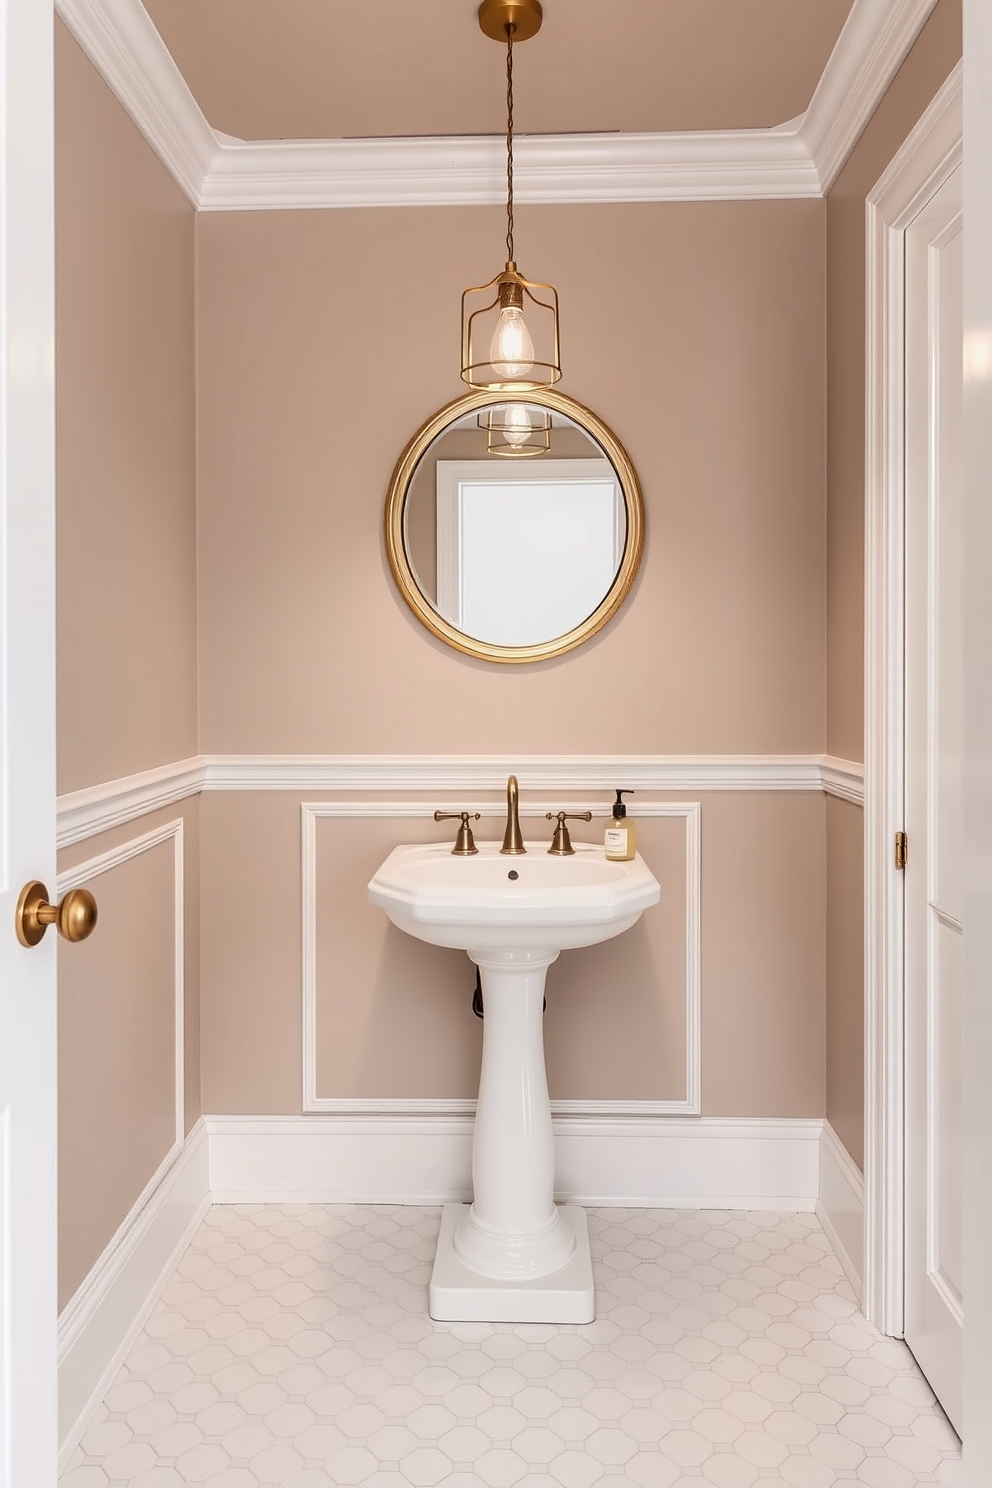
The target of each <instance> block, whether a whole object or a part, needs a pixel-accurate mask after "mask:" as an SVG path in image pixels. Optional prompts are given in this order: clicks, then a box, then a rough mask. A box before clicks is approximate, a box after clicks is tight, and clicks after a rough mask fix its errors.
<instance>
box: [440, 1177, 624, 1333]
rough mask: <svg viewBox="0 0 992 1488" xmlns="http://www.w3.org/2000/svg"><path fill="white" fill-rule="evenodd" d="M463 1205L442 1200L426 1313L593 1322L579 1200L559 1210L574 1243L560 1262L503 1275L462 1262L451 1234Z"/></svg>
mask: <svg viewBox="0 0 992 1488" xmlns="http://www.w3.org/2000/svg"><path fill="white" fill-rule="evenodd" d="M468 1212H469V1206H468V1205H467V1204H445V1206H444V1208H443V1210H442V1211H441V1233H440V1235H439V1236H438V1242H437V1256H436V1258H435V1261H434V1271H433V1273H432V1275H431V1286H430V1315H431V1317H432V1318H434V1319H435V1321H436V1322H444V1323H591V1322H592V1320H593V1317H594V1314H595V1305H596V1304H595V1291H594V1288H593V1280H592V1258H591V1256H590V1254H589V1229H588V1225H587V1222H586V1212H585V1210H584V1209H581V1208H579V1206H578V1205H577V1204H562V1205H559V1206H558V1208H557V1211H556V1212H557V1214H558V1216H559V1223H560V1224H561V1225H562V1226H563V1227H564V1228H565V1229H566V1230H567V1231H568V1232H569V1234H570V1235H571V1237H572V1239H573V1240H574V1245H573V1246H572V1253H571V1256H570V1257H569V1259H568V1260H567V1261H566V1262H565V1264H564V1266H562V1267H561V1268H560V1270H558V1271H552V1272H551V1273H550V1275H548V1276H538V1277H531V1278H526V1279H521V1278H517V1277H515V1278H511V1279H505V1278H500V1277H493V1276H482V1275H480V1273H479V1272H478V1271H472V1270H470V1269H469V1267H468V1266H466V1265H465V1263H464V1261H462V1260H460V1259H459V1257H458V1254H457V1252H456V1250H455V1245H454V1240H455V1232H456V1230H457V1229H458V1227H459V1225H461V1224H463V1223H464V1221H465V1217H466V1215H467V1214H468Z"/></svg>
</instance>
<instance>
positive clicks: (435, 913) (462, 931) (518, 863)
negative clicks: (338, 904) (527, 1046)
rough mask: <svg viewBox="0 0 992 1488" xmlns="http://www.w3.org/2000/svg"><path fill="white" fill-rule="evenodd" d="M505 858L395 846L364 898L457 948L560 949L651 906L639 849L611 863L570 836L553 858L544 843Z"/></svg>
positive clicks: (602, 934) (484, 849)
mask: <svg viewBox="0 0 992 1488" xmlns="http://www.w3.org/2000/svg"><path fill="white" fill-rule="evenodd" d="M526 846H527V853H526V855H525V856H520V857H518V856H515V855H514V856H504V855H502V854H501V853H500V851H499V844H498V843H496V842H482V843H480V844H479V852H478V854H477V856H475V857H465V858H462V857H455V856H454V855H453V854H452V852H451V848H450V847H449V846H448V845H447V844H446V843H428V844H422V845H415V846H410V847H396V848H394V849H393V851H392V852H391V853H390V854H389V856H388V858H386V860H385V862H384V863H383V864H382V866H381V868H380V869H379V870H378V872H377V873H376V875H375V877H374V878H373V879H372V882H371V883H370V884H369V898H370V899H371V901H372V903H373V904H377V905H379V907H380V908H381V909H384V910H385V911H386V913H387V915H388V916H389V918H390V919H391V920H392V922H393V924H394V925H396V926H398V928H399V929H400V930H405V931H406V933H407V934H408V935H414V936H416V937H417V939H418V940H426V941H430V943H431V944H432V945H441V946H451V947H453V948H455V949H457V950H463V951H471V950H474V949H487V950H496V949H504V950H518V951H521V952H522V951H532V952H533V951H552V952H557V951H563V950H568V949H573V948H575V947H578V946H588V945H595V944H596V943H597V942H598V941H601V940H609V939H610V938H611V937H612V936H614V935H620V934H622V932H623V931H624V930H629V929H630V927H631V925H633V924H634V922H635V921H636V920H637V919H638V918H639V917H640V915H641V914H642V913H643V911H644V910H645V909H648V908H649V907H650V906H651V905H652V904H657V902H658V899H659V897H660V894H661V890H660V889H659V887H658V881H657V879H656V878H655V877H654V874H653V873H651V871H650V869H649V868H648V867H647V865H646V864H645V862H644V860H643V859H642V858H641V857H640V856H638V857H635V858H632V859H631V860H630V862H627V863H616V862H611V861H610V860H609V859H608V858H606V857H605V855H604V853H603V849H602V848H601V847H598V846H592V845H591V844H589V843H577V844H576V846H575V853H574V856H572V857H563V858H558V857H552V856H551V855H550V854H549V853H548V850H547V844H546V843H544V842H530V843H527V844H526Z"/></svg>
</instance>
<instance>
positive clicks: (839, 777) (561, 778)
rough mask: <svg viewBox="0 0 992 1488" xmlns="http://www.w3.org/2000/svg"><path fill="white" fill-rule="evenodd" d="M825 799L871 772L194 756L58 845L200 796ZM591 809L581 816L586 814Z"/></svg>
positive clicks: (804, 764) (91, 797) (127, 786)
mask: <svg viewBox="0 0 992 1488" xmlns="http://www.w3.org/2000/svg"><path fill="white" fill-rule="evenodd" d="M511 773H512V774H515V775H516V776H517V778H518V779H519V780H520V782H521V786H522V788H523V789H524V790H540V789H548V790H551V789H554V790H581V791H594V790H603V791H611V792H612V789H613V781H614V780H618V779H619V778H620V776H621V775H623V777H624V779H625V780H631V781H632V782H633V788H635V789H637V790H641V791H654V792H655V793H656V794H657V793H661V792H670V791H679V792H683V793H686V794H692V795H699V794H700V793H703V792H708V791H745V792H750V791H790V792H791V791H818V790H823V791H826V792H828V794H830V795H836V796H840V797H842V798H843V799H844V800H849V801H855V802H857V803H860V802H861V801H862V800H863V796H864V766H863V765H860V764H857V763H855V762H854V761H852V760H842V759H835V758H834V757H833V756H832V755H826V754H786V755H747V754H744V755H712V754H698V755H685V756H675V755H663V754H656V755H631V754H617V755H557V756H556V755H524V756H519V755H517V756H513V755H416V754H397V755H383V754H363V755H334V754H323V755H297V754H283V755H255V754H232V755H216V754H209V755H196V756H194V757H193V758H191V759H184V760H177V761H176V762H175V763H174V764H169V765H161V766H158V767H156V768H155V769H153V770H144V771H141V772H140V773H139V774H136V775H124V776H121V777H120V778H119V779H117V780H108V781H106V782H104V783H103V784H101V785H94V786H88V787H86V789H85V790H78V791H71V792H69V793H68V794H66V795H63V796H60V797H59V800H58V845H59V847H70V846H71V845H72V844H73V843H75V842H83V841H85V840H86V839H87V838H89V837H96V836H99V834H100V833H101V832H107V831H109V830H110V829H111V828H112V827H119V826H122V825H124V824H126V823H127V822H130V821H136V820H137V819H138V818H140V817H142V816H147V815H148V814H149V813H150V812H152V811H158V810H161V809H162V808H163V807H166V806H172V805H175V804H176V803H177V802H179V801H184V800H186V799H187V798H188V797H190V796H195V795H198V794H200V792H201V791H215V790H224V791H239V790H240V791H261V790H264V791H270V790H281V791H298V792H300V793H301V794H303V793H306V794H309V793H312V792H315V791H380V790H382V791H385V790H403V791H421V790H422V791H431V792H437V791H446V790H450V791H456V792H458V791H466V790H502V789H504V788H505V786H506V777H507V775H509V774H511ZM583 809H584V808H583Z"/></svg>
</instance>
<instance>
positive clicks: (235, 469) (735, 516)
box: [197, 202, 825, 1115]
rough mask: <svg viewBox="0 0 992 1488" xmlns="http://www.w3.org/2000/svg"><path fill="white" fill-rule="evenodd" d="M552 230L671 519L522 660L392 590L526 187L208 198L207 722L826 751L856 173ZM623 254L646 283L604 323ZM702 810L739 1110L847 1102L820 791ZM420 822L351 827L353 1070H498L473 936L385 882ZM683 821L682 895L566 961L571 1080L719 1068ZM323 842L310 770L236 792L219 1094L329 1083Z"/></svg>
mask: <svg viewBox="0 0 992 1488" xmlns="http://www.w3.org/2000/svg"><path fill="white" fill-rule="evenodd" d="M518 237H519V242H520V245H521V257H522V261H523V262H524V264H525V266H526V267H527V269H528V271H529V272H532V273H537V272H538V271H540V272H542V273H543V272H545V271H546V272H547V273H549V274H551V273H553V274H554V277H555V279H556V281H557V284H558V288H559V291H560V294H561V298H562V305H563V311H562V314H563V327H564V331H563V335H564V341H565V345H566V348H567V371H566V377H565V379H563V388H564V390H565V391H572V392H573V393H574V394H575V396H576V397H578V398H579V399H580V400H581V401H583V402H585V403H587V404H588V405H589V406H590V407H592V408H593V409H594V410H595V411H596V412H597V413H598V414H599V415H600V416H601V417H604V418H605V419H606V421H607V422H608V423H610V424H611V425H612V426H613V428H614V429H615V431H616V433H617V435H618V436H619V438H620V440H621V441H622V442H623V443H624V444H625V445H626V447H627V449H628V450H629V452H630V455H631V457H632V459H633V461H634V463H635V466H636V467H637V470H638V473H639V475H640V478H641V482H642V486H643V490H644V499H645V505H646V510H647V532H648V539H647V546H646V551H645V556H644V565H643V569H642V572H641V576H640V578H639V580H638V583H637V585H636V587H635V590H634V592H633V594H632V596H631V599H630V600H629V602H628V604H627V605H626V606H625V608H624V609H623V611H622V612H621V614H620V615H619V616H618V617H617V619H616V620H615V621H614V622H613V623H612V624H611V625H610V626H609V627H608V628H607V629H606V630H605V631H604V632H603V633H602V634H601V635H600V636H599V637H597V638H596V640H595V641H594V642H593V643H592V644H591V645H588V646H586V647H584V648H583V649H581V650H580V651H577V652H573V653H571V654H570V655H569V656H567V657H565V658H562V659H561V660H559V661H554V662H549V663H543V664H541V665H538V666H531V667H513V668H497V667H493V666H492V665H487V664H485V663H481V662H474V661H472V660H469V659H467V658H465V657H463V656H460V655H458V654H457V653H455V652H453V651H451V650H449V649H448V648H446V647H444V646H442V645H441V644H440V643H438V642H436V641H434V640H433V639H432V638H431V637H430V636H429V635H428V634H427V632H426V631H424V630H423V629H422V628H420V626H419V625H417V623H416V622H415V621H414V620H413V618H412V617H411V616H410V614H409V613H408V611H407V610H406V607H405V606H404V604H403V603H402V601H401V599H400V598H399V596H398V595H397V593H396V592H395V590H394V588H393V586H392V582H391V580H390V577H389V573H388V569H387V566H386V563H385V557H384V553H383V546H382V538H381V525H382V505H383V500H384V496H385V492H386V487H387V484H388V480H389V477H390V473H391V471H392V468H393V464H394V462H395V460H396V457H397V455H398V454H399V452H400V450H401V449H402V447H403V446H404V444H405V443H406V441H407V439H408V438H409V437H410V435H411V434H412V433H413V431H414V430H415V429H416V428H418V427H419V426H420V424H421V423H422V422H423V421H424V419H425V418H426V417H427V416H429V415H430V414H431V413H432V412H433V411H434V409H435V408H436V407H438V406H440V405H441V404H443V403H445V402H447V401H449V400H450V399H452V398H453V397H456V396H457V395H458V393H459V391H460V390H461V384H460V383H459V380H458V376H457V365H456V361H455V358H456V354H457V345H458V306H459V301H458V296H459V292H460V289H461V287H462V285H463V284H465V283H470V282H474V281H476V280H477V278H478V275H479V273H480V272H482V271H483V270H484V268H485V266H486V265H487V264H488V263H489V262H490V260H491V259H492V257H493V254H494V253H496V251H497V250H498V247H499V214H498V212H497V211H495V210H492V211H490V210H488V209H451V210H447V209H445V210H440V209H436V210H431V211H421V210H403V211H390V210H383V211H376V212H359V211H341V212H311V213H291V212H290V213H285V212H281V213H269V214H254V215H251V214H233V215H232V214H204V215H203V216H201V217H200V218H199V219H198V220H197V272H198V294H199V322H198V400H199V402H198V407H199V429H200V437H199V513H200V522H199V533H200V548H199V560H200V563H199V584H200V590H199V596H200V597H199V614H200V682H201V747H202V748H203V749H204V750H205V751H206V752H218V753H223V752H227V751H234V752H241V751H246V752H256V751H257V752H261V753H270V752H271V753H283V752H287V753H323V752H341V753H348V754H352V753H354V754H362V753H366V752H369V753H404V754H409V753H445V754H471V753H475V752H484V753H493V752H500V753H505V754H507V755H508V756H509V757H511V758H512V757H513V756H514V754H515V753H516V754H518V755H520V756H523V755H527V754H537V753H547V754H552V755H553V754H555V753H561V754H592V753H599V752H604V753H633V752H639V751H644V752H646V753H683V752H686V753H688V752H708V753H726V754H735V753H748V752H766V753H773V754H779V753H790V752H799V753H818V752H820V751H821V750H822V747H823V737H824V672H823V627H824V563H825V555H824V381H823V374H824V363H825V347H824V317H825V305H824V275H825V263H824V206H823V203H822V202H799V203H775V202H769V203H756V204H691V205H677V206H645V207H636V206H630V207H626V206H625V207H582V208H578V207H563V208H536V207H524V208H522V209H521V213H520V219H519V223H518ZM399 245H402V246H401V247H400V246H399ZM604 264H605V265H609V266H610V268H611V269H612V271H613V274H614V276H615V277H614V279H613V280H611V282H610V285H609V288H608V289H607V290H606V291H604V294H603V296H602V297H601V298H598V299H597V305H598V306H599V309H598V310H597V314H596V315H595V316H590V317H586V318H583V317H582V311H581V306H582V300H583V295H584V294H585V293H587V292H588V289H589V285H590V283H592V282H594V280H595V277H596V272H598V271H599V270H600V269H601V268H602V266H603V265H604ZM603 304H606V305H607V306H608V307H609V313H604V312H603V309H602V306H603ZM569 317H571V319H570V318H569ZM569 326H571V327H572V329H571V331H569ZM404 348H411V349H412V348H416V351H415V353H414V352H413V351H412V350H411V352H410V359H409V362H407V361H406V360H405V352H404ZM522 783H523V785H524V787H525V797H526V796H527V791H526V780H525V778H523V772H522ZM616 783H617V784H622V783H623V782H622V781H619V780H618V781H617V782H616ZM605 799H606V792H605V791H604V792H603V794H602V795H601V796H600V802H602V801H604V800H605ZM434 804H437V802H436V801H434V800H431V801H426V800H425V801H424V805H425V806H428V807H429V806H433V805H434ZM463 804H470V803H467V802H466V803H463ZM482 804H483V805H485V804H486V803H485V802H483V803H482ZM634 805H635V809H636V805H637V802H636V800H635V803H634ZM503 809H504V805H503V803H502V802H499V801H493V802H492V803H491V805H490V811H491V813H492V814H497V813H499V812H501V811H502V810H503ZM702 821H703V860H704V864H705V868H704V881H703V908H702V913H703V924H704V927H705V928H704V937H705V939H704V951H703V979H704V980H703V1018H704V1048H703V1093H704V1096H703V1098H704V1104H705V1109H706V1110H707V1111H708V1112H713V1113H716V1112H719V1113H725V1114H734V1115H750V1114H764V1115H817V1114H821V1113H822V1111H823V1109H824V1089H823V1038H824V1009H823V996H824V954H823V942H824V923H823V913H824V887H823V852H824V831H825V812H824V805H823V801H822V798H820V797H819V796H818V795H816V794H811V795H810V796H808V797H807V796H790V797H782V798H777V797H775V796H771V795H769V796H755V797H753V798H748V797H730V796H711V797H709V798H707V799H706V800H704V802H703V806H702ZM601 829H602V824H601V823H600V824H599V825H598V826H597V828H596V830H597V832H598V831H601ZM421 830H423V828H422V826H421V824H420V823H418V822H411V821H409V820H389V819H387V820H386V821H382V820H375V819H374V818H367V819H365V820H361V819H360V820H358V821H343V822H342V821H335V822H322V823H321V824H320V827H319V831H318V872H317V895H318V905H319V916H320V921H319V924H320V929H319V937H318V974H317V1002H318V1028H317V1055H318V1093H319V1094H321V1095H327V1096H364V1097H382V1096H410V1095H421V1096H438V1097H440V1096H457V1095H466V1094H470V1093H471V1092H472V1090H473V1088H474V1086H475V1082H476V1079H477V1071H478V1038H479V1030H478V1027H477V1025H476V1023H475V1020H474V1019H472V1017H471V1013H470V1011H469V1007H468V1003H469V1000H470V993H471V983H472V981H473V973H472V970H471V967H470V965H469V963H468V962H467V960H466V959H465V958H464V957H463V956H461V955H450V954H447V953H441V952H434V951H431V950H429V949H428V948H425V947H421V946H419V945H417V944H416V943H413V942H409V941H404V939H403V938H402V937H400V936H398V934H397V933H396V932H394V931H392V930H390V929H389V927H388V925H387V923H386V921H385V919H384V917H383V916H382V915H381V914H376V913H374V912H373V911H371V910H370V909H369V908H368V906H367V905H366V904H365V903H364V898H363V895H364V885H365V883H366V882H367V880H368V878H369V877H370V875H371V873H372V871H373V870H374V868H375V867H376V865H377V863H378V862H379V861H380V860H381V858H382V857H383V856H384V855H385V852H386V850H387V848H388V847H389V846H390V845H392V844H393V843H395V842H396V841H400V840H403V839H404V837H408V836H414V835H417V834H418V833H419V832H420V831H421ZM428 830H429V833H430V835H431V836H436V837H441V836H442V835H443V829H439V828H435V827H433V825H432V826H431V827H430V828H429V829H428ZM501 830H502V827H501V824H492V825H489V826H488V827H484V831H485V832H486V834H487V835H489V836H493V835H497V833H498V831H501ZM673 833H676V835H677V828H676V826H675V825H674V824H670V823H660V822H651V823H645V824H644V830H643V844H644V850H645V852H646V854H647V856H648V860H649V861H651V862H654V863H656V864H657V866H658V869H659V872H661V873H662V876H663V879H664V892H665V896H666V903H665V908H664V909H663V910H662V911H659V913H658V915H657V916H656V917H655V918H654V919H652V920H650V921H649V922H648V923H645V924H644V925H642V926H641V927H640V928H639V929H638V930H637V931H636V932H634V933H631V934H630V935H628V936H625V937H623V938H622V939H621V940H618V941H617V942H615V943H614V944H612V945H611V946H610V947H608V948H604V949H603V950H602V951H599V952H595V953H589V954H587V955H584V956H583V957H578V956H575V957H568V958H564V959H563V962H562V963H561V964H560V965H559V966H558V967H556V968H555V970H554V972H553V974H552V984H553V987H554V985H555V984H557V985H558V986H559V987H560V988H561V991H560V993H558V994H556V995H555V996H554V997H553V998H552V999H551V1002H550V1004H549V1014H548V1045H549V1075H550V1079H551V1083H552V1088H553V1090H554V1093H555V1094H556V1095H560V1096H564V1097H572V1098H583V1097H589V1098H592V1097H600V1098H637V1097H640V1098H645V1099H649V1098H656V1099H664V1098H675V1099H677V1098H679V1097H681V1096H682V1095H683V1094H684V1073H683V1071H684V982H683V978H682V976H681V974H680V973H676V972H674V971H673V970H672V966H671V958H672V956H674V955H676V954H682V951H681V947H682V945H683V943H684V938H685V931H684V906H683V905H682V904H681V895H682V892H683V890H682V879H683V878H684V868H683V866H682V862H681V859H680V858H678V855H677V854H676V857H675V859H673V857H672V854H673V852H674V851H675V849H674V848H673V847H672V844H671V837H672V834H673ZM299 836H300V826H299V801H298V799H297V798H295V797H294V796H293V795H292V794H282V793H279V794H277V795H273V796H265V795H256V796H250V795H243V794H236V795H235V794H229V793H223V794H218V795H210V796H208V797H207V798H206V799H205V800H204V802H203V863H202V870H203V893H204V902H205V903H209V904H210V905H211V912H210V914H209V916H208V917H207V918H206V920H205V923H204V927H203V935H204V941H203V946H204V952H203V954H204V960H203V974H204V988H205V1001H204V1008H203V1081H204V1086H203V1090H204V1105H205V1109H207V1110H211V1111H218V1112H222V1111H246V1112H264V1111H284V1112H292V1111H298V1110H299V1108H300V1086H301V1059H300V1043H301V1025H300V1017H301V1014H300V991H299V986H300V948H299V922H300V868H299V860H300V852H299ZM235 884H236V885H237V888H236V889H234V888H232V887H231V886H232V885H235ZM259 905H262V906H264V907H265V908H264V913H263V914H261V915H260V914H259V913H258V910H257V906H259ZM607 967H608V968H609V970H608V972H607V970H606V968H607ZM604 978H606V979H608V982H609V986H610V993H609V996H608V997H604V995H603V983H604ZM566 980H567V981H569V982H571V983H572V984H573V985H574V987H575V992H574V995H573V997H572V998H571V999H569V996H568V993H567V991H566V990H565V984H566ZM618 1005H619V1007H620V1008H621V1009H622V1012H621V1015H620V1016H617V1007H618Z"/></svg>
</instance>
